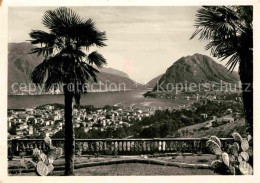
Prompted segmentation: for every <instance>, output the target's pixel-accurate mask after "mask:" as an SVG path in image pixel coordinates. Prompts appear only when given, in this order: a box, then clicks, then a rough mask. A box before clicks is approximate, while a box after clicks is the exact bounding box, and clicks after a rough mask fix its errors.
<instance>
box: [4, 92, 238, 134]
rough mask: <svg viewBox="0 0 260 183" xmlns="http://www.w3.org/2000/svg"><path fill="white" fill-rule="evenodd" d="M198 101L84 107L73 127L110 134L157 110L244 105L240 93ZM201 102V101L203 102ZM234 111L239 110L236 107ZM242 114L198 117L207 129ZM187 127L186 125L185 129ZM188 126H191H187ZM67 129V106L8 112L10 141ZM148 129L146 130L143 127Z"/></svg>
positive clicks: (50, 105) (47, 106) (236, 112)
mask: <svg viewBox="0 0 260 183" xmlns="http://www.w3.org/2000/svg"><path fill="white" fill-rule="evenodd" d="M195 96H196V100H194V101H193V102H191V103H189V104H186V105H185V104H184V105H179V106H177V107H149V106H129V107H125V106H121V107H119V106H116V105H115V106H109V105H106V106H104V107H102V108H95V107H94V106H91V105H89V106H85V107H84V106H83V107H81V108H79V109H74V110H73V125H74V128H81V129H82V130H83V131H84V133H88V132H89V131H90V130H96V131H100V132H103V131H106V129H108V128H110V129H111V128H112V129H114V130H116V129H118V128H122V127H125V128H127V127H130V126H132V125H133V124H135V123H137V122H139V121H142V119H144V118H147V117H151V116H153V115H154V113H155V111H157V110H161V111H164V110H169V111H173V110H181V109H186V110H194V108H192V106H193V105H192V104H193V103H195V102H197V103H198V102H201V103H202V102H203V101H205V100H210V101H218V102H220V101H222V102H223V101H225V100H226V101H233V102H235V103H240V104H241V100H242V99H241V96H240V94H239V93H233V94H230V93H226V94H221V95H220V94H219V95H212V94H211V95H207V96H199V95H195ZM182 98H185V100H190V98H189V97H182ZM199 98H200V100H201V101H200V100H199ZM233 107H236V105H234V106H233ZM232 112H233V117H230V116H229V117H225V116H226V114H227V113H228V114H232ZM241 112H242V111H238V110H235V111H234V109H232V106H231V108H228V109H227V110H226V111H225V113H224V114H222V115H218V118H217V117H216V116H212V115H211V116H210V115H208V114H207V113H201V114H198V115H199V117H201V118H202V119H203V120H202V122H205V121H208V120H209V119H211V120H209V122H208V123H207V124H205V125H204V128H210V127H212V126H214V122H213V121H216V123H217V122H220V121H225V122H234V113H235V117H236V116H241ZM184 126H185V125H184ZM187 126H188V124H187ZM63 128H64V106H63V105H62V104H46V105H42V106H38V107H33V108H25V109H8V132H9V133H8V134H9V135H8V138H9V139H24V138H29V139H32V138H43V137H45V136H50V137H52V136H53V135H55V134H56V133H57V132H59V131H61V130H62V129H63ZM142 128H144V127H142Z"/></svg>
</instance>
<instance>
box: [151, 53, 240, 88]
mask: <svg viewBox="0 0 260 183" xmlns="http://www.w3.org/2000/svg"><path fill="white" fill-rule="evenodd" d="M221 80H222V81H223V82H228V83H238V81H239V75H238V73H237V72H233V73H231V74H230V72H228V70H227V69H226V67H224V66H223V65H221V64H218V63H217V62H215V61H214V60H213V59H212V58H210V57H208V56H206V55H201V54H198V53H196V54H194V55H192V56H186V57H182V58H180V59H179V60H177V61H176V62H174V64H173V65H172V66H170V67H169V68H168V69H167V71H166V73H165V74H163V76H162V77H161V78H160V80H159V84H160V86H162V88H166V87H167V84H169V83H171V84H173V86H176V84H177V83H182V84H185V83H187V84H190V83H195V84H200V83H220V81H221ZM154 89H156V87H155V88H154Z"/></svg>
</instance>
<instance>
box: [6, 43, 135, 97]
mask: <svg viewBox="0 0 260 183" xmlns="http://www.w3.org/2000/svg"><path fill="white" fill-rule="evenodd" d="M32 48H33V46H32V45H31V44H30V43H25V42H23V43H9V44H8V93H9V94H12V93H13V91H12V85H13V84H14V83H17V84H16V85H13V86H14V89H15V90H16V89H17V87H18V84H19V85H20V84H21V83H25V84H26V85H27V86H28V84H29V83H31V81H30V77H29V76H30V74H31V72H32V71H33V70H34V68H35V67H36V66H37V65H38V64H40V63H41V62H42V60H43V58H42V57H38V56H37V55H36V54H28V53H29V51H30V49H32ZM100 71H101V72H100V73H98V74H97V79H98V81H99V82H101V83H102V87H101V88H104V87H106V86H105V85H107V88H108V89H109V88H111V89H112V90H113V89H115V85H116V87H117V88H118V86H119V84H121V89H124V88H122V87H125V88H126V89H135V88H136V82H135V81H133V80H131V79H130V78H129V77H128V75H127V74H126V73H124V72H122V71H119V70H116V69H113V68H102V69H101V70H100ZM90 83H93V81H90ZM111 83H114V84H111ZM103 86H104V87H103ZM98 88H99V86H97V85H95V86H93V90H96V89H98Z"/></svg>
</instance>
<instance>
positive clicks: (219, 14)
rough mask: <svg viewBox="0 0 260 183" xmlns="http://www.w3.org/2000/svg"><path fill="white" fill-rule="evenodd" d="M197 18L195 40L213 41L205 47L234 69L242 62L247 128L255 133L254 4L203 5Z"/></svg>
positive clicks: (241, 74)
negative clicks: (196, 38)
mask: <svg viewBox="0 0 260 183" xmlns="http://www.w3.org/2000/svg"><path fill="white" fill-rule="evenodd" d="M196 17H197V18H196V23H195V27H196V30H195V32H194V33H193V35H192V36H191V39H192V38H194V37H195V36H197V35H198V34H200V36H199V40H207V41H209V43H208V44H207V45H206V47H205V49H206V50H208V49H211V54H212V55H213V56H214V57H218V58H222V60H224V59H228V62H227V64H226V66H227V67H228V69H229V71H230V72H232V71H233V69H234V68H235V66H236V65H237V64H239V75H240V80H241V83H242V92H243V103H244V112H245V116H246V122H247V124H248V128H247V130H248V132H249V133H250V134H252V135H253V24H252V21H253V7H252V6H203V7H202V8H200V9H199V10H198V11H197V14H196Z"/></svg>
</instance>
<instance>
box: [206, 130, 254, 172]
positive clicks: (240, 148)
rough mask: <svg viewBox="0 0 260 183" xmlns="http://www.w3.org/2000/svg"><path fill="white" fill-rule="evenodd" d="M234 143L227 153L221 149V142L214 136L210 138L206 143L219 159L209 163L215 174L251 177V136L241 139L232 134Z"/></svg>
mask: <svg viewBox="0 0 260 183" xmlns="http://www.w3.org/2000/svg"><path fill="white" fill-rule="evenodd" d="M232 136H233V139H234V143H233V145H229V148H228V149H227V152H223V150H222V149H221V147H222V144H221V141H220V140H219V139H218V137H216V136H211V137H210V140H208V141H207V146H208V147H209V148H210V150H211V151H212V152H213V153H215V154H216V155H218V157H219V159H218V160H215V161H213V162H212V163H211V166H212V168H213V169H214V171H215V172H216V173H219V174H225V175H252V174H253V168H252V164H253V151H252V147H250V146H249V142H250V140H251V136H250V135H249V136H248V138H247V139H243V138H242V137H241V136H240V135H239V134H238V133H233V134H232Z"/></svg>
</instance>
